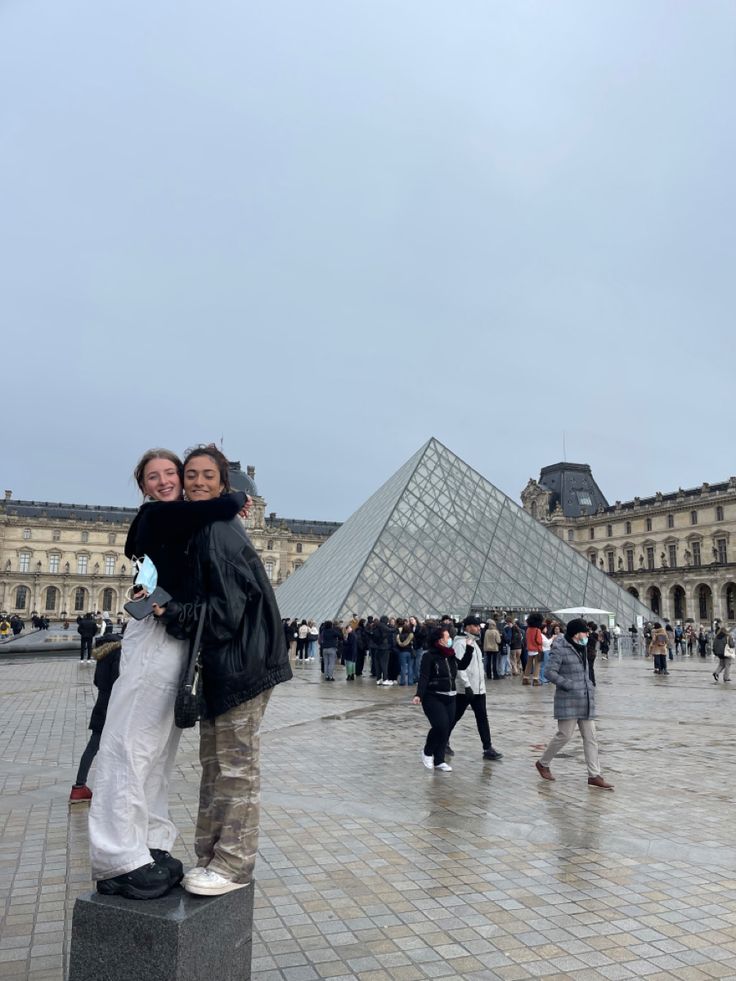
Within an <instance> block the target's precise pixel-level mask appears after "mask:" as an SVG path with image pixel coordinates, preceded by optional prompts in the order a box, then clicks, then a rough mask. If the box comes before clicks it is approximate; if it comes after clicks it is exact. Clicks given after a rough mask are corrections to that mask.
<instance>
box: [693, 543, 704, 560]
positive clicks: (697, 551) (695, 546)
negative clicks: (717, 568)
mask: <svg viewBox="0 0 736 981" xmlns="http://www.w3.org/2000/svg"><path fill="white" fill-rule="evenodd" d="M702 562H703V559H702V556H701V554H700V542H693V565H702Z"/></svg>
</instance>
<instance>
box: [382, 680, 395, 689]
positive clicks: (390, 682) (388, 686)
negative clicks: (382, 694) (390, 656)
mask: <svg viewBox="0 0 736 981" xmlns="http://www.w3.org/2000/svg"><path fill="white" fill-rule="evenodd" d="M393 684H395V682H393V681H384V685H385V686H386V687H387V688H390V687H391V685H393Z"/></svg>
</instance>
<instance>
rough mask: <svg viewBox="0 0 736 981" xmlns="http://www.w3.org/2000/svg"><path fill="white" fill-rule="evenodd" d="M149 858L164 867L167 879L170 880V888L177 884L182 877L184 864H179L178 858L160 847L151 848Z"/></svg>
mask: <svg viewBox="0 0 736 981" xmlns="http://www.w3.org/2000/svg"><path fill="white" fill-rule="evenodd" d="M149 851H150V852H151V858H152V859H153V860H154V862H155V863H156V865H160V866H161V868H162V869H166V871H167V872H168V873H169V881H170V882H171V888H172V889H173V888H174V886H178V885H179V883H180V882H181V880H182V879H183V878H184V866H183V865H182V864H181V862H180V861H179V859H178V858H174V856H173V855H171V854H170V853H169V852H165V851H164V850H163V849H162V848H151V849H149Z"/></svg>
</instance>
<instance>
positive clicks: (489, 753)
mask: <svg viewBox="0 0 736 981" xmlns="http://www.w3.org/2000/svg"><path fill="white" fill-rule="evenodd" d="M483 759H484V760H502V759H503V753H499V752H498V750H497V749H484V750H483Z"/></svg>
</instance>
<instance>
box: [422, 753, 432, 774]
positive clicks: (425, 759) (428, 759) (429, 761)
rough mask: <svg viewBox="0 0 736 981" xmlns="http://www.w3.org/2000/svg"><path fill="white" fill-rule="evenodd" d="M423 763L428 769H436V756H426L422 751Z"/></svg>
mask: <svg viewBox="0 0 736 981" xmlns="http://www.w3.org/2000/svg"><path fill="white" fill-rule="evenodd" d="M422 763H424V765H425V766H426V768H427V769H428V770H434V756H425V755H424V753H422Z"/></svg>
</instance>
